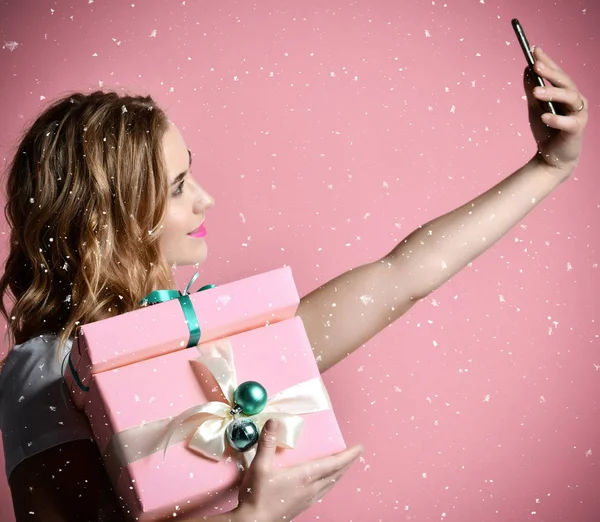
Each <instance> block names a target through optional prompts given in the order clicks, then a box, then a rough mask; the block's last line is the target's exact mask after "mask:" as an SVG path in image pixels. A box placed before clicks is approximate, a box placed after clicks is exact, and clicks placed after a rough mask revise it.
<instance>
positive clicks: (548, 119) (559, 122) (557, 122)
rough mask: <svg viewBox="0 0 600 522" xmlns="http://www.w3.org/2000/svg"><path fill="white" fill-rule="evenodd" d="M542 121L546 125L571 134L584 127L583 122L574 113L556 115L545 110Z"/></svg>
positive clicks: (577, 132) (578, 131)
mask: <svg viewBox="0 0 600 522" xmlns="http://www.w3.org/2000/svg"><path fill="white" fill-rule="evenodd" d="M542 121H543V122H544V123H545V124H546V125H548V127H552V128H553V129H557V130H560V131H563V132H565V133H567V134H573V135H576V134H579V133H580V132H581V131H582V130H583V127H584V123H583V122H582V121H581V119H580V118H577V117H576V116H574V115H571V116H558V115H556V114H552V113H550V112H546V113H544V114H542Z"/></svg>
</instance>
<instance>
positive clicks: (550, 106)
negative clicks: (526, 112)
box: [511, 18, 564, 115]
mask: <svg viewBox="0 0 600 522" xmlns="http://www.w3.org/2000/svg"><path fill="white" fill-rule="evenodd" d="M511 23H512V26H513V29H514V30H515V34H516V35H517V40H519V44H520V45H521V49H522V50H523V54H524V55H525V59H526V60H527V63H528V64H529V66H530V67H531V68H532V69H531V70H532V72H533V77H534V79H535V82H536V83H537V84H538V85H539V86H540V87H545V86H546V84H545V83H544V80H543V78H541V77H540V76H538V75H537V74H536V72H535V71H534V70H533V64H534V63H535V59H534V58H533V53H532V52H531V48H530V47H529V42H528V41H527V37H526V36H525V31H523V27H521V24H520V23H519V20H517V19H516V18H513V19H512V22H511ZM540 103H542V105H543V106H544V109H545V110H546V112H551V113H552V114H558V115H564V112H563V108H562V105H561V104H560V103H556V102H542V101H541V100H540Z"/></svg>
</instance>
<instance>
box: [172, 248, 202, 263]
mask: <svg viewBox="0 0 600 522" xmlns="http://www.w3.org/2000/svg"><path fill="white" fill-rule="evenodd" d="M207 257H208V249H207V248H206V244H204V245H203V248H199V249H198V251H197V252H194V253H193V254H191V255H189V256H186V257H185V258H184V259H181V260H180V261H179V262H175V264H176V265H177V266H193V265H200V264H202V263H204V261H206V258H207Z"/></svg>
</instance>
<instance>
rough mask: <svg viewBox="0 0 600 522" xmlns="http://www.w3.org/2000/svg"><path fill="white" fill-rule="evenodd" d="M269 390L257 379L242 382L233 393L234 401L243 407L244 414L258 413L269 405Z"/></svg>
mask: <svg viewBox="0 0 600 522" xmlns="http://www.w3.org/2000/svg"><path fill="white" fill-rule="evenodd" d="M267 400H268V396H267V390H265V388H264V386H263V385H262V384H260V383H258V382H256V381H246V382H243V383H242V384H240V385H239V386H238V387H237V388H236V390H235V392H234V393H233V402H234V403H235V404H236V405H237V406H239V407H240V408H242V413H243V414H244V415H257V414H259V413H260V412H261V411H263V410H264V409H265V406H266V405H267Z"/></svg>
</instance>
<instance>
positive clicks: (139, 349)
mask: <svg viewBox="0 0 600 522" xmlns="http://www.w3.org/2000/svg"><path fill="white" fill-rule="evenodd" d="M189 297H190V300H191V302H192V305H193V307H194V310H195V311H196V315H197V317H198V323H199V326H200V329H201V337H200V344H202V343H206V342H209V341H212V340H214V339H219V338H221V337H224V336H226V335H232V334H236V333H239V332H244V331H246V330H250V329H252V328H258V327H261V326H264V325H265V324H272V323H276V322H278V321H282V320H284V319H288V318H290V317H293V316H294V315H295V313H296V310H297V308H298V303H299V301H300V299H299V297H298V291H297V290H296V285H295V284H294V279H293V277H292V271H291V269H290V268H289V267H284V268H279V269H277V270H272V271H270V272H265V273H263V274H259V275H255V276H252V277H248V278H246V279H241V280H239V281H235V282H233V283H228V284H224V285H221V286H218V287H216V288H212V289H208V290H203V291H201V292H196V293H192V294H189ZM189 337H190V332H189V329H188V327H187V324H186V322H185V317H184V313H183V311H182V307H181V305H180V303H179V301H178V300H177V299H173V300H171V301H168V302H165V303H160V304H155V305H152V306H147V307H144V308H140V309H139V310H135V311H133V312H129V313H126V314H121V315H118V316H116V317H112V318H110V319H105V320H103V321H98V322H95V323H89V324H86V325H83V326H81V327H80V328H79V331H78V335H77V339H76V341H75V343H74V345H73V348H72V350H71V363H72V364H73V367H74V368H75V370H76V372H77V375H78V377H79V379H80V381H81V384H82V385H83V386H84V387H87V386H88V385H89V383H90V380H91V375H92V374H98V373H100V372H104V371H107V370H112V369H114V368H119V367H121V366H124V365H128V364H132V363H134V362H137V361H142V360H145V359H150V358H152V357H157V356H160V355H164V354H167V353H170V352H173V351H177V350H182V349H184V348H186V346H187V342H188V339H189ZM65 381H66V382H67V385H68V386H69V389H70V391H71V397H72V399H73V401H74V402H75V404H76V405H78V406H79V407H81V405H82V404H81V401H82V400H84V394H82V392H81V390H80V387H79V386H78V385H77V383H76V382H75V380H74V379H73V376H72V374H71V372H70V371H66V372H65Z"/></svg>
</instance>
